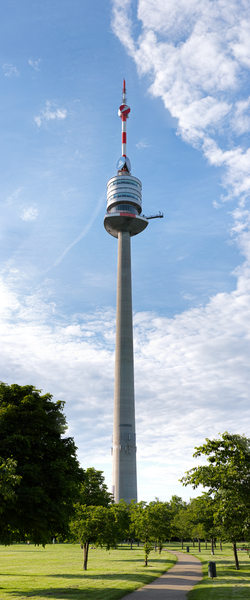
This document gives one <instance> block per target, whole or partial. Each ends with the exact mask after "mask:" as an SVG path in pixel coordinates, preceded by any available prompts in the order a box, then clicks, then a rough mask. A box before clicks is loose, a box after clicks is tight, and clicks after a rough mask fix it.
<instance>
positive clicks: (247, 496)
mask: <svg viewBox="0 0 250 600" xmlns="http://www.w3.org/2000/svg"><path fill="white" fill-rule="evenodd" d="M201 455H205V456H207V457H208V458H207V460H208V465H203V466H198V467H194V468H193V469H191V470H190V471H188V472H187V474H186V476H185V477H183V479H182V480H181V481H182V483H183V484H184V485H190V484H191V485H192V486H193V488H197V487H198V486H199V485H202V486H204V487H206V488H208V495H209V496H210V497H211V498H213V499H214V501H215V507H216V508H215V512H214V521H215V525H216V526H217V527H219V528H220V529H221V531H223V535H224V536H225V538H226V539H227V540H228V541H231V542H232V544H233V551H234V558H235V565H236V569H239V561H238V556H237V549H236V544H237V540H238V541H240V538H242V537H245V538H247V539H249V537H250V524H249V512H250V439H248V438H246V437H245V436H240V435H237V434H229V433H228V432H227V431H226V432H225V433H223V434H222V435H221V437H220V439H217V440H209V439H207V438H206V443H205V444H203V445H202V446H199V447H198V448H196V452H195V453H194V456H195V457H198V456H201Z"/></svg>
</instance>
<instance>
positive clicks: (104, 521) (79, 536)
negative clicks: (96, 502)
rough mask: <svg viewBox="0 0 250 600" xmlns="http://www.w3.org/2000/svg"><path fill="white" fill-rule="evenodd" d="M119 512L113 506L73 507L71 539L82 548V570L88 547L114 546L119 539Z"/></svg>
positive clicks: (85, 566) (78, 504) (86, 558)
mask: <svg viewBox="0 0 250 600" xmlns="http://www.w3.org/2000/svg"><path fill="white" fill-rule="evenodd" d="M118 517H119V512H118V511H117V510H115V508H114V506H111V507H109V508H107V507H106V506H86V505H81V504H80V503H79V502H78V503H77V504H76V505H75V515H74V517H73V518H72V520H71V524H70V530H71V539H72V541H74V542H80V543H81V544H82V546H83V569H84V571H86V570H87V564H88V553H89V545H90V544H91V543H93V544H97V545H99V546H106V547H107V550H109V548H110V547H111V546H115V545H116V542H117V540H118V539H119V534H120V526H119V522H118Z"/></svg>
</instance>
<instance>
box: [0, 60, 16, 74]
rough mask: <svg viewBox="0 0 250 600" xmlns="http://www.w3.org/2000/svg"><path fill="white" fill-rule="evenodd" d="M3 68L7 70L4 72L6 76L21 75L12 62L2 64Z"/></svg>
mask: <svg viewBox="0 0 250 600" xmlns="http://www.w3.org/2000/svg"><path fill="white" fill-rule="evenodd" d="M2 68H3V69H4V71H5V73H4V76H5V77H19V72H18V70H17V68H16V67H14V65H12V64H10V63H4V65H2Z"/></svg>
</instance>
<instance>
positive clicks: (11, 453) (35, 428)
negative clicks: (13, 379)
mask: <svg viewBox="0 0 250 600" xmlns="http://www.w3.org/2000/svg"><path fill="white" fill-rule="evenodd" d="M63 406H64V402H61V401H58V402H53V401H52V396H51V394H45V395H43V396H42V395H40V390H37V389H36V388H35V387H34V386H32V385H26V386H19V385H17V384H13V385H10V386H8V385H7V384H5V383H1V384H0V456H1V457H2V458H3V460H5V461H7V464H8V461H9V460H11V461H12V462H11V463H10V462H9V466H11V468H14V469H15V472H14V471H13V472H12V478H13V477H14V478H15V477H16V478H17V479H16V483H18V485H16V486H15V488H14V490H13V491H14V498H13V502H8V503H7V502H2V501H1V500H0V501H1V509H2V511H3V514H2V515H1V517H2V518H1V524H0V541H1V543H4V544H10V543H12V542H13V541H14V540H15V541H20V540H24V539H26V538H29V539H31V540H32V541H33V542H34V543H36V544H43V545H45V544H46V543H47V542H50V541H51V538H52V537H53V536H55V535H56V534H60V535H62V536H64V535H67V532H68V523H69V518H70V516H71V515H72V513H73V502H74V500H75V499H76V494H77V488H78V485H79V483H80V482H81V481H83V478H84V472H83V470H82V469H81V468H80V466H79V463H78V461H77V458H76V446H75V444H74V441H73V439H72V438H67V437H62V435H63V434H64V433H65V431H66V428H67V424H66V419H65V415H64V414H63ZM13 481H15V479H14V480H13V479H12V483H13Z"/></svg>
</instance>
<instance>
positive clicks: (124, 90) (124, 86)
mask: <svg viewBox="0 0 250 600" xmlns="http://www.w3.org/2000/svg"><path fill="white" fill-rule="evenodd" d="M122 91H123V92H124V94H125V93H126V82H125V79H123V90H122Z"/></svg>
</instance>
